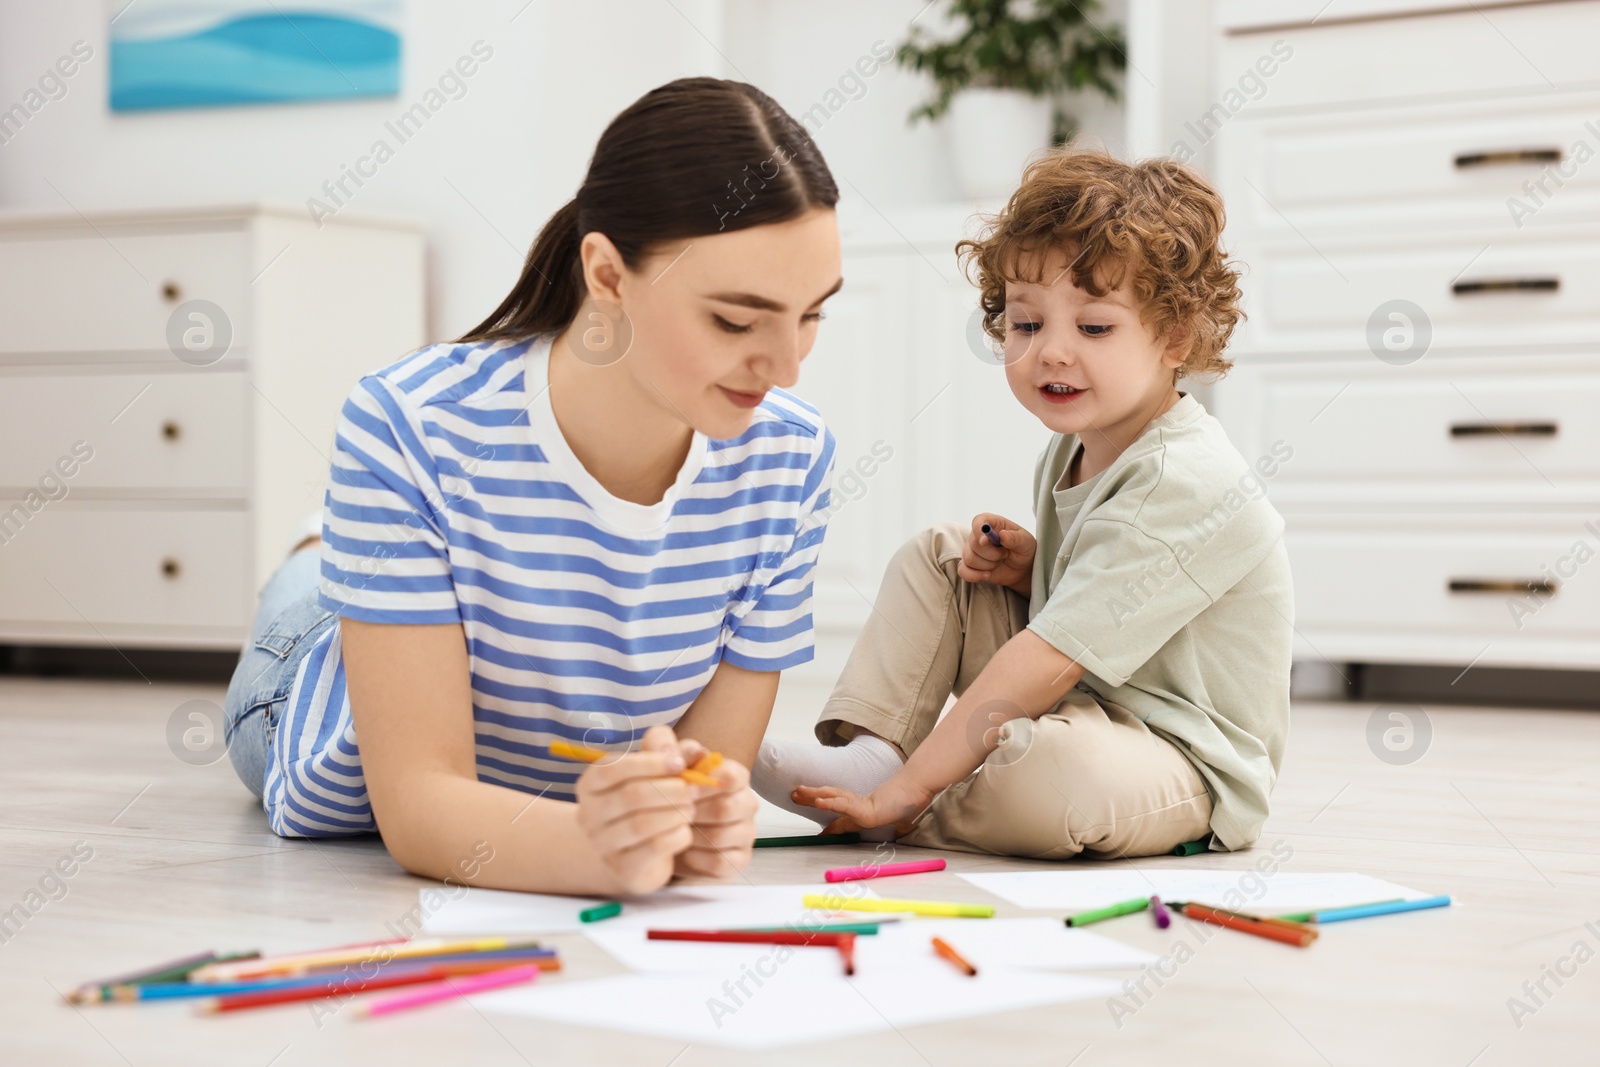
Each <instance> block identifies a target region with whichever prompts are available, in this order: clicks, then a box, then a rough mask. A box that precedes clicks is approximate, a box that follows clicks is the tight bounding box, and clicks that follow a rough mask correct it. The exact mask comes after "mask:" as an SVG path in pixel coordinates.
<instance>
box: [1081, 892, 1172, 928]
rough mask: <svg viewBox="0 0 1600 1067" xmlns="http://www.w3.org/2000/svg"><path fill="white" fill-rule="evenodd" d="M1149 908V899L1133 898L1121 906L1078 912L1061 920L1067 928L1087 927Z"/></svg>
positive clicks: (1112, 905)
mask: <svg viewBox="0 0 1600 1067" xmlns="http://www.w3.org/2000/svg"><path fill="white" fill-rule="evenodd" d="M1149 906H1150V898H1149V897H1134V898H1133V899H1132V900H1124V901H1123V902H1122V903H1121V904H1111V905H1108V906H1107V907H1104V908H1096V909H1094V910H1093V911H1080V912H1078V914H1076V915H1069V916H1067V917H1066V919H1065V920H1063V921H1064V922H1065V923H1066V924H1067V925H1068V926H1088V925H1089V924H1090V923H1097V922H1099V921H1100V920H1101V919H1115V918H1116V917H1117V916H1118V915H1132V914H1133V913H1134V912H1136V911H1144V910H1145V909H1146V908H1148V907H1149Z"/></svg>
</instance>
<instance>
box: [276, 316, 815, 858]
mask: <svg viewBox="0 0 1600 1067" xmlns="http://www.w3.org/2000/svg"><path fill="white" fill-rule="evenodd" d="M549 353H550V338H548V337H546V338H542V339H539V340H536V341H527V342H518V343H509V342H504V341H499V342H486V343H475V344H438V345H430V346H428V347H426V348H423V349H420V350H418V351H417V352H414V353H412V354H411V355H409V356H407V357H406V358H405V359H403V360H401V361H400V362H398V363H396V364H394V365H393V366H390V367H387V368H385V369H384V370H381V371H378V372H377V373H374V374H370V375H367V376H366V377H364V378H362V379H361V381H360V382H359V383H358V384H357V386H356V388H355V389H354V390H353V391H352V392H351V394H350V397H349V399H348V400H346V401H345V405H344V410H343V412H342V414H341V416H340V419H339V427H338V434H337V439H336V441H335V448H334V456H333V467H332V471H331V476H330V478H329V483H328V492H327V498H326V504H325V507H324V525H323V545H322V584H321V591H320V600H321V603H322V604H323V605H324V606H325V607H327V608H328V609H330V610H333V611H336V612H338V613H339V615H341V616H343V617H345V618H351V619H361V620H364V621H368V622H380V623H422V624H425V623H453V622H459V623H460V624H461V625H462V627H463V628H464V630H465V633H466V640H467V651H468V654H469V656H470V660H471V671H472V714H473V728H474V733H475V737H476V745H477V765H478V778H479V780H481V781H485V782H494V783H496V784H499V785H504V786H509V787H511V788H513V789H520V790H523V791H526V792H530V793H536V794H541V795H543V796H547V797H554V798H559V799H563V800H571V799H573V783H574V782H575V781H576V780H577V777H578V774H579V772H580V771H581V770H582V769H583V768H582V767H581V766H578V765H575V764H573V763H569V762H567V761H564V760H560V759H556V758H553V757H552V756H551V755H550V753H549V749H548V747H547V746H548V745H549V743H550V742H551V741H553V740H557V739H560V740H566V741H571V742H576V743H579V744H583V745H589V746H592V747H595V748H602V749H614V750H615V749H625V748H627V747H628V746H629V745H630V744H631V743H635V742H636V741H637V739H638V738H639V737H640V736H642V735H643V734H644V732H645V730H647V729H648V728H650V727H652V726H655V725H658V724H666V725H669V726H670V725H673V724H675V723H676V722H677V721H678V719H679V718H681V717H682V716H683V714H684V712H685V711H687V710H688V708H689V705H690V704H691V703H692V702H693V701H694V699H695V697H696V696H698V695H699V693H700V690H701V689H702V688H704V687H705V685H706V683H707V682H708V681H710V679H711V676H712V673H713V672H714V671H715V670H716V668H717V664H718V663H720V662H722V661H724V660H726V661H727V662H729V663H732V664H734V665H735V666H738V667H743V668H747V669H749V670H756V671H778V670H783V669H785V668H787V667H793V666H795V665H797V664H800V663H804V662H806V661H807V660H809V659H811V657H812V654H813V641H812V624H811V586H812V571H813V569H814V567H815V564H816V561H817V556H818V552H819V551H820V549H821V546H822V538H823V533H824V531H825V529H826V521H827V508H828V491H829V483H830V482H831V480H832V473H833V452H834V442H833V435H832V434H831V433H829V432H828V430H827V429H826V428H825V427H824V426H823V424H822V420H821V419H820V418H819V417H818V415H817V412H816V411H815V410H814V409H813V408H811V407H810V406H808V405H806V404H805V403H804V402H802V401H800V400H798V399H796V398H795V397H793V396H791V395H790V394H788V393H785V392H783V391H782V390H778V389H774V390H771V391H770V392H769V393H768V394H767V398H766V400H765V401H764V402H763V403H762V404H761V406H760V407H759V408H757V409H756V411H755V420H754V422H753V423H752V424H751V426H750V428H749V429H747V430H746V431H745V432H744V433H742V434H740V435H739V436H738V437H735V438H731V439H729V440H723V441H718V440H710V439H708V438H706V437H704V436H702V435H701V434H699V433H696V434H694V437H693V440H692V442H691V444H690V446H689V454H688V457H687V459H686V460H685V461H684V464H683V467H682V469H681V470H680V472H679V474H678V477H677V480H676V482H675V483H674V484H673V485H672V487H671V488H670V489H668V490H667V493H666V496H665V497H664V498H663V499H662V500H661V501H660V502H659V503H656V504H651V505H641V504H635V503H632V502H629V501H624V500H619V499H617V498H616V497H613V496H612V495H610V494H609V493H607V492H606V491H605V489H604V488H602V487H601V485H600V484H599V483H598V482H596V481H595V480H594V478H593V477H591V476H590V475H589V473H588V472H587V471H586V470H585V469H584V468H583V465H582V464H581V463H580V462H579V461H578V459H577V457H576V456H574V455H573V453H572V451H571V450H570V449H569V448H568V446H567V443H566V441H565V439H564V438H563V437H562V435H561V431H560V429H559V428H558V426H557V425H556V420H555V415H554V414H553V412H552V411H551V407H550V397H549V392H548V390H547V388H546V386H547V383H548V381H549ZM619 432H625V431H624V430H623V428H621V427H619ZM342 661H343V656H342V653H341V646H340V640H339V628H338V627H337V626H334V627H331V628H330V629H329V630H328V632H327V633H326V634H325V635H324V636H323V637H322V638H321V639H319V640H318V641H317V643H316V644H315V646H314V647H313V648H312V649H311V650H310V651H309V652H308V653H307V655H306V657H305V659H304V660H303V661H302V663H301V665H300V671H299V674H298V675H297V677H296V679H295V683H294V688H293V689H292V690H291V692H290V695H289V699H288V701H287V705H286V707H285V708H284V711H283V714H282V717H281V718H280V720H279V723H278V728H277V732H276V735H275V737H274V739H273V743H272V747H273V751H272V759H271V762H270V764H269V766H268V768H267V775H266V781H265V796H264V798H263V804H264V806H265V808H266V811H267V816H268V820H269V822H270V824H271V826H272V829H273V830H274V831H276V832H277V833H279V834H283V835H285V836H290V837H320V836H329V835H336V834H348V833H362V832H367V831H371V830H374V829H376V826H375V824H374V822H373V818H372V809H371V807H370V806H369V804H368V802H367V790H366V783H365V780H364V779H363V777H362V771H361V759H360V752H359V749H358V747H357V743H356V740H357V739H356V736H355V728H354V725H353V723H352V721H351V717H350V701H349V697H348V694H347V693H346V690H345V677H344V667H343V662H342ZM381 713H382V709H372V710H371V711H369V712H368V713H367V714H369V715H372V714H381Z"/></svg>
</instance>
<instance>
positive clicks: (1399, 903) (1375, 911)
mask: <svg viewBox="0 0 1600 1067" xmlns="http://www.w3.org/2000/svg"><path fill="white" fill-rule="evenodd" d="M1449 905H1450V898H1449V897H1445V896H1439V897H1423V898H1421V899H1420V900H1389V901H1385V902H1383V903H1382V904H1357V905H1356V906H1354V907H1350V908H1324V909H1323V910H1322V911H1316V912H1312V913H1311V921H1312V922H1314V923H1336V922H1339V921H1341V920H1344V919H1365V918H1366V917H1367V916H1369V915H1390V914H1393V913H1394V912H1397V911H1421V910H1422V909H1423V908H1444V907H1448V906H1449Z"/></svg>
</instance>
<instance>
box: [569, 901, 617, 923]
mask: <svg viewBox="0 0 1600 1067" xmlns="http://www.w3.org/2000/svg"><path fill="white" fill-rule="evenodd" d="M621 914H622V901H620V900H613V901H610V902H608V903H605V904H596V905H595V906H594V907H592V908H584V909H583V910H582V911H580V912H578V921H579V922H585V923H597V922H599V921H600V920H601V919H609V918H611V917H612V916H613V915H621Z"/></svg>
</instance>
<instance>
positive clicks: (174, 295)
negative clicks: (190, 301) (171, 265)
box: [161, 282, 183, 304]
mask: <svg viewBox="0 0 1600 1067" xmlns="http://www.w3.org/2000/svg"><path fill="white" fill-rule="evenodd" d="M161 299H163V300H165V301H166V302H167V303H169V304H176V303H177V302H178V301H179V300H182V299H183V290H182V289H181V288H180V287H179V286H178V283H177V282H162V283H161Z"/></svg>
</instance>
